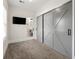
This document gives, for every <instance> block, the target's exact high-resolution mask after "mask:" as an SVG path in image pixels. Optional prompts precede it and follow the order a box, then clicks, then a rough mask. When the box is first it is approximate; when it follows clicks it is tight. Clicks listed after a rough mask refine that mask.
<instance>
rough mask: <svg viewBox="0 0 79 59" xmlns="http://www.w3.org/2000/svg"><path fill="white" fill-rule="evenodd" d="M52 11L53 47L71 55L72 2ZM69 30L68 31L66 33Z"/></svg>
mask: <svg viewBox="0 0 79 59" xmlns="http://www.w3.org/2000/svg"><path fill="white" fill-rule="evenodd" d="M53 12H54V28H55V32H54V49H55V50H57V51H58V52H60V53H62V54H64V55H66V56H69V57H72V35H71V33H70V32H71V31H72V3H68V4H66V5H64V6H61V7H60V8H57V9H56V10H54V11H53ZM68 32H69V33H68Z"/></svg>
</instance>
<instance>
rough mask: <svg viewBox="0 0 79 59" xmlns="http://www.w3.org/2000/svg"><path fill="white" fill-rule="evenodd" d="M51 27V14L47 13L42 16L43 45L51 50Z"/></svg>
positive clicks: (52, 42) (52, 38) (52, 23)
mask: <svg viewBox="0 0 79 59" xmlns="http://www.w3.org/2000/svg"><path fill="white" fill-rule="evenodd" d="M53 25H54V21H53V12H48V13H46V14H44V43H45V44H47V45H48V46H49V47H51V48H53V44H54V41H53V40H54V37H53V32H54V28H53Z"/></svg>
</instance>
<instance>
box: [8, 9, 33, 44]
mask: <svg viewBox="0 0 79 59" xmlns="http://www.w3.org/2000/svg"><path fill="white" fill-rule="evenodd" d="M13 16H17V17H25V18H28V17H32V16H34V13H33V12H31V11H29V10H26V9H22V8H17V7H9V10H8V39H9V43H11V42H19V41H24V40H28V39H32V38H31V37H29V35H28V30H29V26H28V25H27V24H26V25H17V24H12V17H13Z"/></svg>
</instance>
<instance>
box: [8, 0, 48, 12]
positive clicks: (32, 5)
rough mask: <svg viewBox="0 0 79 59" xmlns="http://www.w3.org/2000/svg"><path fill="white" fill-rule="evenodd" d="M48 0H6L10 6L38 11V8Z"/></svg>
mask: <svg viewBox="0 0 79 59" xmlns="http://www.w3.org/2000/svg"><path fill="white" fill-rule="evenodd" d="M48 1H49V0H32V2H29V0H24V3H20V2H19V0H8V5H9V6H11V7H21V8H26V9H28V10H32V11H38V10H39V8H41V7H42V6H43V5H44V4H45V3H47V2H48Z"/></svg>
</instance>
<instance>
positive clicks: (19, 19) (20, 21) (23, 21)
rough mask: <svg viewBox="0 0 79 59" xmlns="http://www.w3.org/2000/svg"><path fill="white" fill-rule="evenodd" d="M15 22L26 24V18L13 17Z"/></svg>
mask: <svg viewBox="0 0 79 59" xmlns="http://www.w3.org/2000/svg"><path fill="white" fill-rule="evenodd" d="M13 24H26V18H22V17H13Z"/></svg>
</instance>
